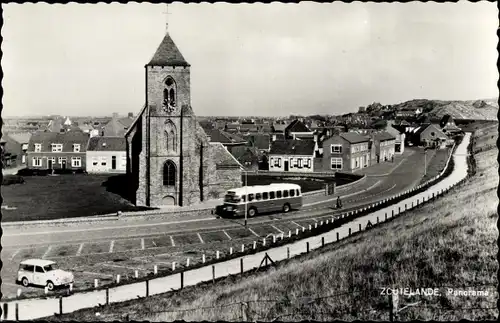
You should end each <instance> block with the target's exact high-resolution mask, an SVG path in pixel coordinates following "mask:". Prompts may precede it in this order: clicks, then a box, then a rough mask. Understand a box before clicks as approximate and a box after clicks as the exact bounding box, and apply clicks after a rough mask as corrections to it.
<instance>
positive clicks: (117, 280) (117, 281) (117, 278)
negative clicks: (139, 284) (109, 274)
mask: <svg viewBox="0 0 500 323" xmlns="http://www.w3.org/2000/svg"><path fill="white" fill-rule="evenodd" d="M116 283H117V284H119V283H120V274H117V275H116Z"/></svg>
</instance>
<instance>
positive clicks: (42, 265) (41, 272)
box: [16, 259, 74, 290]
mask: <svg viewBox="0 0 500 323" xmlns="http://www.w3.org/2000/svg"><path fill="white" fill-rule="evenodd" d="M73 281H74V276H73V274H72V273H71V272H68V271H64V270H61V269H57V266H56V263H55V262H54V261H51V260H43V259H27V260H24V261H22V262H21V263H20V265H19V270H18V272H17V280H16V283H17V284H21V285H23V286H24V287H28V286H29V285H38V286H47V288H48V290H54V288H55V287H60V286H67V285H69V284H72V283H73Z"/></svg>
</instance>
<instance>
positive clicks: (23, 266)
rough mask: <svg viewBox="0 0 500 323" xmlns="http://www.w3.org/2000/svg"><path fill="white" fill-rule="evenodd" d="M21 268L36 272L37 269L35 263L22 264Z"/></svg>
mask: <svg viewBox="0 0 500 323" xmlns="http://www.w3.org/2000/svg"><path fill="white" fill-rule="evenodd" d="M19 267H20V268H19V269H21V270H24V271H29V272H34V271H35V266H33V265H21V266H19Z"/></svg>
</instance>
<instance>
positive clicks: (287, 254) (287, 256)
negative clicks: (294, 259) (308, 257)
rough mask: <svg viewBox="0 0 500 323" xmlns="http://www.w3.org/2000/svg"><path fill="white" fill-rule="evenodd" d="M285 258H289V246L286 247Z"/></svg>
mask: <svg viewBox="0 0 500 323" xmlns="http://www.w3.org/2000/svg"><path fill="white" fill-rule="evenodd" d="M286 259H290V247H286Z"/></svg>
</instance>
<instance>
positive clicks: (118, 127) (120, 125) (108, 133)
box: [101, 116, 132, 137]
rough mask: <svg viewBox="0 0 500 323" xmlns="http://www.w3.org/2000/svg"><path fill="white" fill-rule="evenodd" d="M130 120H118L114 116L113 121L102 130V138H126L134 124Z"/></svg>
mask: <svg viewBox="0 0 500 323" xmlns="http://www.w3.org/2000/svg"><path fill="white" fill-rule="evenodd" d="M128 120H129V118H121V119H120V118H118V117H117V116H113V118H111V120H110V121H109V122H108V123H106V125H105V126H104V127H103V128H102V131H101V136H104V137H125V133H126V132H127V130H128V128H129V127H130V125H131V124H132V122H129V121H128Z"/></svg>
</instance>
